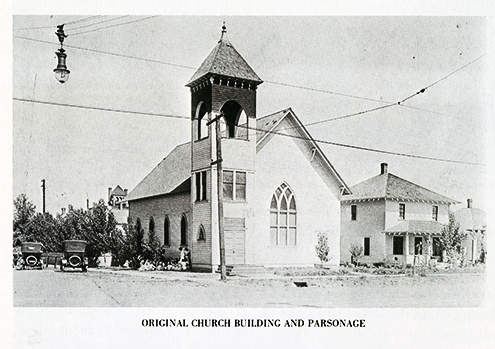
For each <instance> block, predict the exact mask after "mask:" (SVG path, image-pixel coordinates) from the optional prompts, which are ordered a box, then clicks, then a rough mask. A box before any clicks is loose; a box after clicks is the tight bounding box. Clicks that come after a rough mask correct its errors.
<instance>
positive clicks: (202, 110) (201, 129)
mask: <svg viewBox="0 0 495 349" xmlns="http://www.w3.org/2000/svg"><path fill="white" fill-rule="evenodd" d="M194 122H196V135H195V136H196V137H195V140H200V139H203V138H206V137H208V126H207V125H206V124H207V123H208V110H207V109H206V103H204V102H200V104H198V107H197V110H196V119H195V121H194Z"/></svg>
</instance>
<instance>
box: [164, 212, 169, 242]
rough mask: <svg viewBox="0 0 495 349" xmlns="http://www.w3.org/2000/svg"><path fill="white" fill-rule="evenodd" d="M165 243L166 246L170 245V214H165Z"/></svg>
mask: <svg viewBox="0 0 495 349" xmlns="http://www.w3.org/2000/svg"><path fill="white" fill-rule="evenodd" d="M163 244H164V245H166V246H169V245H170V220H169V219H168V216H165V220H164V222H163Z"/></svg>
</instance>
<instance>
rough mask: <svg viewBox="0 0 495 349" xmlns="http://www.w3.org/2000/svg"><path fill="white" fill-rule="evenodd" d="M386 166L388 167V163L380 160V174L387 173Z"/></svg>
mask: <svg viewBox="0 0 495 349" xmlns="http://www.w3.org/2000/svg"><path fill="white" fill-rule="evenodd" d="M387 167H388V164H387V163H386V162H382V163H381V164H380V168H381V174H386V173H387Z"/></svg>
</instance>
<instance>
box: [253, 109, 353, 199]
mask: <svg viewBox="0 0 495 349" xmlns="http://www.w3.org/2000/svg"><path fill="white" fill-rule="evenodd" d="M283 120H287V121H288V122H289V124H290V125H292V127H290V128H288V129H286V130H285V131H284V133H280V132H279V129H280V127H279V125H281V123H282V122H283ZM272 135H279V136H280V135H282V137H283V136H284V135H285V136H289V137H294V138H295V139H299V140H301V141H303V142H307V145H308V146H309V147H311V148H312V149H313V150H314V154H315V156H317V157H318V158H319V159H321V163H322V164H323V166H324V167H325V168H326V170H327V173H330V174H331V176H332V177H333V179H334V180H335V181H336V182H337V183H338V186H339V190H340V192H341V193H349V192H350V191H349V187H348V186H347V184H346V183H345V182H344V180H343V179H342V177H340V175H339V174H338V173H337V171H336V170H335V168H334V167H333V165H332V164H331V163H330V161H329V160H328V158H327V157H326V155H325V153H323V151H322V150H321V149H320V147H319V145H318V144H317V143H316V141H315V140H314V139H313V137H311V135H310V134H309V132H308V130H306V127H304V125H303V124H302V122H301V120H299V118H298V117H297V116H296V114H295V113H294V112H293V111H292V109H291V108H287V109H283V110H281V111H279V112H276V113H273V114H269V115H267V116H264V117H262V118H259V119H257V121H256V152H259V151H260V150H261V149H262V148H263V146H264V144H266V142H267V141H268V140H269V139H270V138H269V137H270V136H272Z"/></svg>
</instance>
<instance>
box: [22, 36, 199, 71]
mask: <svg viewBox="0 0 495 349" xmlns="http://www.w3.org/2000/svg"><path fill="white" fill-rule="evenodd" d="M72 35H74V34H72ZM14 38H17V39H23V40H29V41H35V42H40V43H43V44H50V45H57V46H58V45H59V44H57V43H54V42H50V41H46V40H38V39H33V38H26V37H23V36H16V35H14ZM64 47H69V48H75V49H78V50H83V51H89V52H95V53H102V54H106V55H110V56H116V57H122V58H132V59H136V60H140V61H144V62H151V63H158V64H164V65H170V66H173V67H180V68H186V69H194V70H195V69H197V68H195V67H191V66H187V65H182V64H176V63H169V62H163V61H158V60H155V59H149V58H140V57H135V56H129V55H124V54H120V53H113V52H107V51H100V50H95V49H91V48H86V47H79V46H73V45H64Z"/></svg>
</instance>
